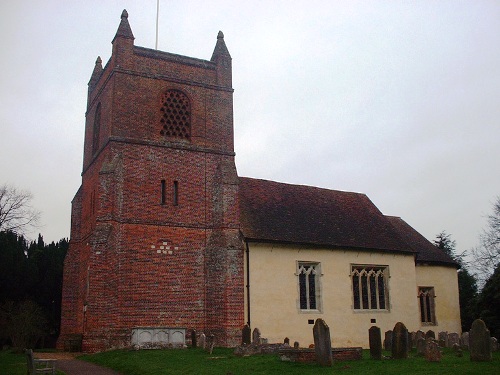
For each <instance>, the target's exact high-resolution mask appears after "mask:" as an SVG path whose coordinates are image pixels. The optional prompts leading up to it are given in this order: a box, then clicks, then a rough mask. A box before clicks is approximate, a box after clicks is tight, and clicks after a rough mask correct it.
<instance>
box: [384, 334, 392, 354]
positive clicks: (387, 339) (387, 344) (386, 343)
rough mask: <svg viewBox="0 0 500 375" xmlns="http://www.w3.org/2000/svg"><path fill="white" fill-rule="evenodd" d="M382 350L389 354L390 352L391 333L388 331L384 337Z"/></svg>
mask: <svg viewBox="0 0 500 375" xmlns="http://www.w3.org/2000/svg"><path fill="white" fill-rule="evenodd" d="M384 349H385V350H387V351H388V352H390V351H391V350H392V331H391V330H389V331H387V332H386V333H385V336H384Z"/></svg>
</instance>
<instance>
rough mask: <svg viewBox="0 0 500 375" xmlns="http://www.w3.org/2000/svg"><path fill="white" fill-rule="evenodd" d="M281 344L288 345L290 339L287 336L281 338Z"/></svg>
mask: <svg viewBox="0 0 500 375" xmlns="http://www.w3.org/2000/svg"><path fill="white" fill-rule="evenodd" d="M283 344H284V345H285V346H290V339H289V338H288V337H285V339H284V340H283Z"/></svg>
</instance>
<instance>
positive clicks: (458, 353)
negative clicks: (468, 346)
mask: <svg viewBox="0 0 500 375" xmlns="http://www.w3.org/2000/svg"><path fill="white" fill-rule="evenodd" d="M452 349H453V352H454V353H455V355H456V356H457V357H459V358H462V357H463V355H464V354H463V351H462V348H461V347H460V344H453V346H452Z"/></svg>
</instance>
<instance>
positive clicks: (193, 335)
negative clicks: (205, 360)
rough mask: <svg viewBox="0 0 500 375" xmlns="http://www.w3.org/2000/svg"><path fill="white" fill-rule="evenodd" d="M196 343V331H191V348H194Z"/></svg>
mask: <svg viewBox="0 0 500 375" xmlns="http://www.w3.org/2000/svg"><path fill="white" fill-rule="evenodd" d="M196 345H197V342H196V331H195V330H194V329H193V330H192V331H191V347H192V348H196Z"/></svg>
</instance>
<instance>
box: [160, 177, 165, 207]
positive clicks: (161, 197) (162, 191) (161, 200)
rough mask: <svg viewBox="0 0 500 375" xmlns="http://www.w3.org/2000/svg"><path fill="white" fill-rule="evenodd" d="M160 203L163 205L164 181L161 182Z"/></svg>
mask: <svg viewBox="0 0 500 375" xmlns="http://www.w3.org/2000/svg"><path fill="white" fill-rule="evenodd" d="M160 194H161V195H160V202H161V204H165V180H161V193H160Z"/></svg>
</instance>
